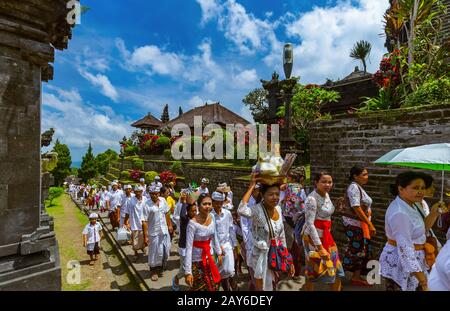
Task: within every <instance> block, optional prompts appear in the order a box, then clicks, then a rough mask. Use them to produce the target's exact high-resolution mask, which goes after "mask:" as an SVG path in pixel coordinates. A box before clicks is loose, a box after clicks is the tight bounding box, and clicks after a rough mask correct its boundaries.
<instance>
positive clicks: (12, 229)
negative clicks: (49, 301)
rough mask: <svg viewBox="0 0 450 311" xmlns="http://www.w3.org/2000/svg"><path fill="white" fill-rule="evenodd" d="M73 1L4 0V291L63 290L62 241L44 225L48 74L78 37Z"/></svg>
mask: <svg viewBox="0 0 450 311" xmlns="http://www.w3.org/2000/svg"><path fill="white" fill-rule="evenodd" d="M66 4H67V1H63V0H40V1H34V0H21V1H15V0H0V172H1V174H0V290H59V289H60V288H61V269H60V263H59V255H58V248H57V242H56V239H55V234H54V232H53V228H50V226H49V225H48V224H49V221H48V219H44V222H45V223H46V225H42V224H41V217H40V216H41V209H40V206H41V170H40V160H41V151H40V148H41V142H40V138H41V81H48V80H49V79H52V77H53V68H52V67H51V65H50V64H49V63H51V62H53V60H54V48H57V49H64V48H66V47H67V42H68V40H69V39H70V36H71V26H70V25H69V24H68V23H67V21H66V16H67V14H68V11H69V10H68V9H67V8H66Z"/></svg>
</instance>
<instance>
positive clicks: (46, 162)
mask: <svg viewBox="0 0 450 311" xmlns="http://www.w3.org/2000/svg"><path fill="white" fill-rule="evenodd" d="M57 164H58V154H57V153H56V152H46V153H44V154H43V155H42V157H41V173H42V174H44V173H47V172H51V171H53V170H54V169H55V167H56V165H57Z"/></svg>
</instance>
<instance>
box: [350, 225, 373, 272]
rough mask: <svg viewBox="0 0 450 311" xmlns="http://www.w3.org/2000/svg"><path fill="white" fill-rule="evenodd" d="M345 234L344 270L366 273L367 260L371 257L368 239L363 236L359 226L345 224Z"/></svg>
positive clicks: (370, 246)
mask: <svg viewBox="0 0 450 311" xmlns="http://www.w3.org/2000/svg"><path fill="white" fill-rule="evenodd" d="M345 235H346V236H347V239H348V245H347V249H346V251H345V254H344V259H343V261H342V262H343V265H344V269H345V270H346V271H351V272H355V271H358V270H359V271H361V275H367V273H368V269H367V262H369V261H370V260H372V259H373V255H372V245H371V244H370V240H369V239H366V238H364V235H363V231H362V230H361V228H359V227H356V226H345Z"/></svg>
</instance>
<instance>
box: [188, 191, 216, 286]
mask: <svg viewBox="0 0 450 311" xmlns="http://www.w3.org/2000/svg"><path fill="white" fill-rule="evenodd" d="M197 205H198V212H199V213H198V214H197V215H196V216H195V217H194V218H193V219H191V220H190V221H189V224H188V227H187V234H186V259H185V262H184V271H185V274H186V283H187V285H189V286H190V287H191V290H192V291H217V290H218V288H219V285H220V280H221V278H220V273H219V269H218V268H217V265H216V263H215V261H214V257H213V256H212V253H213V252H212V250H211V246H212V248H213V249H214V252H215V253H216V254H217V256H218V264H219V266H221V265H222V250H221V249H220V245H219V239H218V237H217V234H216V226H215V222H214V216H213V215H212V214H211V213H210V212H211V210H212V199H211V196H210V195H209V194H207V193H203V194H201V195H200V197H199V198H198V200H197Z"/></svg>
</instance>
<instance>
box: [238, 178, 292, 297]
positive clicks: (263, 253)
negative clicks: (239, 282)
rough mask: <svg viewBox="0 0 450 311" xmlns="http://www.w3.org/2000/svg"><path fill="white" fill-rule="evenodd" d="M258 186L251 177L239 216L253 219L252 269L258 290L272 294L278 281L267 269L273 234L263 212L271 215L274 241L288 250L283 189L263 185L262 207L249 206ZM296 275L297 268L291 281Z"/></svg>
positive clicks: (240, 205) (240, 206)
mask: <svg viewBox="0 0 450 311" xmlns="http://www.w3.org/2000/svg"><path fill="white" fill-rule="evenodd" d="M255 186H256V175H255V174H252V177H251V181H250V185H249V188H248V190H247V192H246V193H245V195H244V197H243V199H242V201H241V203H240V204H239V207H238V213H239V215H241V216H242V217H247V218H251V220H252V237H253V249H252V264H251V266H252V267H253V270H254V277H255V287H256V290H257V291H261V290H264V291H272V290H273V285H274V284H273V283H274V281H275V277H274V274H273V272H272V270H270V269H269V265H268V256H269V255H268V254H269V245H270V234H269V224H268V223H267V220H266V216H265V213H264V210H263V209H265V210H266V211H267V214H268V215H269V218H270V221H271V223H272V227H273V231H274V238H275V239H277V240H279V241H281V243H282V244H283V245H284V247H287V245H286V237H285V234H284V226H283V218H282V214H281V207H280V206H279V205H278V202H279V200H280V186H279V185H273V186H267V185H262V187H261V193H262V197H263V200H262V201H261V203H258V204H255V205H252V206H249V205H248V202H249V200H250V197H251V196H252V193H253V191H254V190H255ZM294 273H295V269H294V265H291V266H290V271H289V275H290V276H291V277H292V276H293V275H294ZM275 285H276V284H275Z"/></svg>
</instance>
